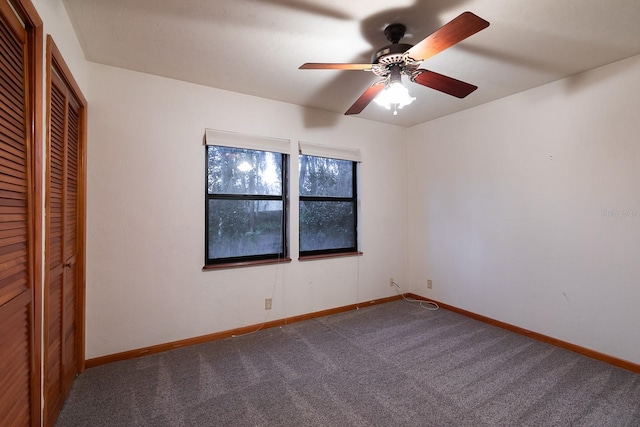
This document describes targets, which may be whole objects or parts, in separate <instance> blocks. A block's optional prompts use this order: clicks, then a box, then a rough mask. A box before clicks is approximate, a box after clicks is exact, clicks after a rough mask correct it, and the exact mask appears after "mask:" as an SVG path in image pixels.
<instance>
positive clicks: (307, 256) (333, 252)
mask: <svg viewBox="0 0 640 427" xmlns="http://www.w3.org/2000/svg"><path fill="white" fill-rule="evenodd" d="M301 156H311V157H324V158H326V159H331V160H338V161H348V162H351V178H352V179H351V197H336V196H305V195H302V194H301V193H300V188H298V247H299V251H298V252H299V259H300V260H311V259H318V258H329V257H336V256H351V255H362V252H360V251H359V250H358V245H359V239H358V224H359V223H358V163H359V162H358V161H355V160H352V159H343V158H338V157H328V156H326V155H315V154H307V153H303V152H302V150H301V152H300V153H299V155H298V164H300V157H301ZM299 179H300V172H298V180H299ZM305 201H309V202H337V203H344V202H349V203H351V204H352V206H353V245H352V246H350V247H342V248H331V249H318V250H310V251H303V250H302V249H301V248H302V244H301V239H302V233H301V232H300V229H301V226H300V218H301V215H300V208H301V205H302V202H305Z"/></svg>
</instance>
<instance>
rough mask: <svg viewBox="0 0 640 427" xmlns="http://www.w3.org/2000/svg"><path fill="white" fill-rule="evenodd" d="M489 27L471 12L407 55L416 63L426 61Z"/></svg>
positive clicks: (464, 14)
mask: <svg viewBox="0 0 640 427" xmlns="http://www.w3.org/2000/svg"><path fill="white" fill-rule="evenodd" d="M488 26H489V23H488V22H487V21H485V20H484V19H482V18H480V17H478V16H476V15H474V14H473V13H471V12H464V13H462V14H460V15H458V17H456V18H454V19H453V20H452V21H450V22H449V23H447V24H445V25H443V26H442V27H441V28H440V29H439V30H436V31H435V32H434V33H433V34H431V35H430V36H428V37H427V38H425V39H424V40H422V41H421V42H419V43H418V44H416V45H415V46H413V47H412V48H411V49H409V50H408V51H407V52H406V53H407V55H409V57H410V58H411V59H413V60H414V61H424V60H425V59H427V58H431V57H432V56H434V55H435V54H437V53H440V52H442V51H443V50H445V49H447V48H449V47H451V46H453V45H454V44H456V43H459V42H461V41H462V40H464V39H466V38H467V37H469V36H472V35H474V34H475V33H477V32H478V31H480V30H484V29H485V28H487V27H488Z"/></svg>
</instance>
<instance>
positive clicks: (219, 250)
mask: <svg viewBox="0 0 640 427" xmlns="http://www.w3.org/2000/svg"><path fill="white" fill-rule="evenodd" d="M285 165H286V155H284V154H280V153H272V152H268V151H258V150H246V149H238V148H229V147H219V146H214V145H210V146H207V203H206V207H205V209H206V233H207V234H206V263H207V264H219V263H227V262H238V261H251V260H261V259H271V258H274V259H275V258H282V257H284V256H285V254H286V229H287V227H286V223H285V221H286V189H285V187H286V167H285Z"/></svg>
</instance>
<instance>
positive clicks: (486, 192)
mask: <svg viewBox="0 0 640 427" xmlns="http://www.w3.org/2000/svg"><path fill="white" fill-rule="evenodd" d="M639 76H640V56H636V57H632V58H629V59H627V60H624V61H621V62H617V63H614V64H610V65H608V66H605V67H602V68H599V69H595V70H592V71H589V72H586V73H583V74H580V75H576V76H573V77H570V78H567V79H564V80H561V81H557V82H554V83H551V84H547V85H545V86H541V87H538V88H535V89H532V90H529V91H526V92H523V93H520V94H517V95H514V96H511V97H508V98H504V99H501V100H498V101H496V102H493V103H490V104H485V105H482V106H479V107H476V108H473V109H470V110H466V111H463V112H460V113H457V114H454V115H451V116H447V117H444V118H441V119H438V120H434V121H432V122H429V123H426V124H422V125H419V126H416V127H414V128H411V129H410V130H409V132H408V155H409V157H408V158H409V173H408V178H409V180H408V182H409V195H410V199H409V200H410V201H409V236H410V238H409V256H410V258H409V277H410V282H411V285H412V289H413V291H415V292H416V293H419V294H421V295H424V296H426V297H431V298H433V299H435V300H440V301H442V302H444V303H447V304H450V305H453V306H456V307H459V308H462V309H465V310H469V311H472V312H475V313H478V314H482V315H485V316H488V317H490V318H493V319H497V320H501V321H504V322H507V323H510V324H513V325H517V326H520V327H522V328H526V329H529V330H532V331H535V332H539V333H542V334H545V335H548V336H551V337H555V338H558V339H561V340H564V341H568V342H570V343H574V344H577V345H581V346H584V347H587V348H590V349H593V350H596V351H600V352H603V353H606V354H609V355H611V356H615V357H619V358H622V359H625V360H628V361H631V362H635V363H640V345H638V343H640V328H638V325H639V324H640V310H639V309H638V302H639V301H640V267H639V264H638V260H639V259H640V143H639V141H640V120H639V113H640V79H639V78H638V77H639ZM428 279H432V280H433V289H432V290H428V289H427V286H426V281H427V280H428Z"/></svg>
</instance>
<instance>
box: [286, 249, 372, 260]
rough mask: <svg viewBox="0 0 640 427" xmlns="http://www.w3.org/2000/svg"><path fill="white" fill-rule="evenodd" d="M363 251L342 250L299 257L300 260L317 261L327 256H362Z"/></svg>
mask: <svg viewBox="0 0 640 427" xmlns="http://www.w3.org/2000/svg"><path fill="white" fill-rule="evenodd" d="M362 255H363V253H362V252H360V251H357V252H342V253H338V254H323V255H308V256H301V257H299V258H298V261H315V260H318V259H327V258H344V257H349V256H362Z"/></svg>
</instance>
